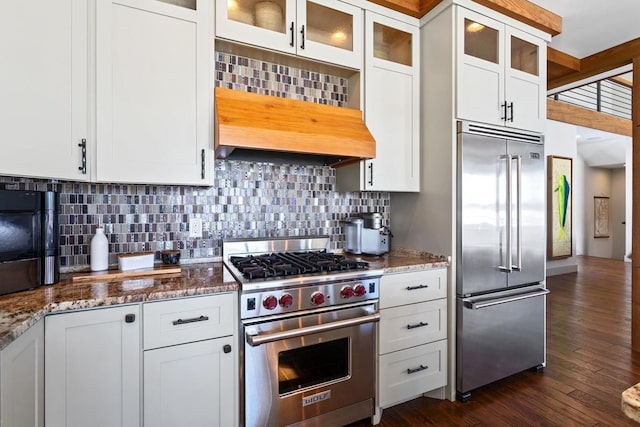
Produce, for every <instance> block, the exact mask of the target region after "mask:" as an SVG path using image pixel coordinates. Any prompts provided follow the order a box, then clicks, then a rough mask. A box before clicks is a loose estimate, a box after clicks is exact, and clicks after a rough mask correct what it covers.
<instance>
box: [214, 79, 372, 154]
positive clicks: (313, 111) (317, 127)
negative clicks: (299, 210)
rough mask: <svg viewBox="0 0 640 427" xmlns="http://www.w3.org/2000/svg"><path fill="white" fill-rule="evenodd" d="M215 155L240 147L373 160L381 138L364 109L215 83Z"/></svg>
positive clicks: (229, 152) (228, 152)
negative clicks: (366, 120) (371, 127)
mask: <svg viewBox="0 0 640 427" xmlns="http://www.w3.org/2000/svg"><path fill="white" fill-rule="evenodd" d="M215 107H216V113H215V115H216V142H215V147H216V157H218V158H226V157H227V156H228V155H229V154H231V152H232V151H233V150H234V149H236V148H244V149H252V150H267V151H279V152H288V153H302V154H312V155H321V156H329V157H334V158H339V159H340V160H339V162H336V164H337V165H343V164H348V163H352V162H354V161H358V160H363V159H371V158H374V157H375V156H376V142H375V139H374V138H373V136H372V135H371V132H369V129H367V126H366V125H365V123H364V121H363V120H362V112H361V111H360V110H355V109H352V108H342V107H333V106H328V105H321V104H314V103H311V102H305V101H298V100H294V99H286V98H279V97H275V96H268V95H259V94H256V93H249V92H242V91H239V90H232V89H226V88H221V87H216V88H215Z"/></svg>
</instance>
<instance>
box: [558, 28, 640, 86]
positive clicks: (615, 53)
mask: <svg viewBox="0 0 640 427" xmlns="http://www.w3.org/2000/svg"><path fill="white" fill-rule="evenodd" d="M636 57H640V38H637V39H634V40H630V41H628V42H626V43H622V44H619V45H617V46H614V47H612V48H609V49H606V50H603V51H602V52H598V53H594V54H593V55H591V56H587V57H586V58H582V59H581V60H580V71H577V72H574V73H571V74H567V75H564V76H561V77H558V78H554V79H550V80H549V81H548V83H547V88H548V89H554V88H557V87H560V86H564V85H566V84H570V83H573V82H576V81H578V80H582V79H586V78H589V77H593V76H597V75H598V74H602V73H605V72H607V71H610V70H613V69H615V68H619V67H623V66H625V65H629V64H631V63H632V62H633V58H636Z"/></svg>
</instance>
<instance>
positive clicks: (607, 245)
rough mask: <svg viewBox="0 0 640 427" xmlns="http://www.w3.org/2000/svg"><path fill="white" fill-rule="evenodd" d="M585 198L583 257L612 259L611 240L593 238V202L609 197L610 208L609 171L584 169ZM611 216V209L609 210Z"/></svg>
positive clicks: (608, 238) (607, 238)
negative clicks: (596, 198)
mask: <svg viewBox="0 0 640 427" xmlns="http://www.w3.org/2000/svg"><path fill="white" fill-rule="evenodd" d="M584 187H585V198H584V204H583V205H582V208H583V209H584V212H585V218H584V219H585V221H584V226H583V232H584V235H585V244H586V251H585V255H589V256H597V257H602V258H611V257H612V253H613V252H612V250H613V246H612V240H613V239H612V238H611V233H609V237H600V238H595V237H594V236H593V234H594V200H593V198H594V197H596V196H598V197H609V206H610V207H611V204H612V203H611V202H612V200H611V169H603V168H591V167H588V166H587V167H585V180H584ZM609 213H610V214H611V209H609ZM609 229H611V221H609Z"/></svg>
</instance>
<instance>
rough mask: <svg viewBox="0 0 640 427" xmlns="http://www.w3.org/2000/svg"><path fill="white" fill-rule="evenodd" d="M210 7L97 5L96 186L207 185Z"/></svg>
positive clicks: (124, 1)
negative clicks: (122, 183)
mask: <svg viewBox="0 0 640 427" xmlns="http://www.w3.org/2000/svg"><path fill="white" fill-rule="evenodd" d="M211 8H212V2H211V0H186V1H185V0H173V1H171V0H164V1H159V0H118V1H111V0H105V1H99V2H97V10H96V117H97V123H96V134H97V138H96V139H97V155H96V171H95V179H96V180H97V181H102V182H140V183H165V184H193V185H208V184H210V182H211V181H210V177H211V173H212V170H213V168H212V165H211V160H210V159H211V158H210V156H211V143H210V141H211V137H210V133H211V120H212V102H213V101H212V99H213V98H212V97H213V90H212V87H213V86H212V74H213V65H212V60H211V58H212V48H213V38H212V30H211V28H212V27H211V25H212V22H211V21H212V19H211V18H212V10H211Z"/></svg>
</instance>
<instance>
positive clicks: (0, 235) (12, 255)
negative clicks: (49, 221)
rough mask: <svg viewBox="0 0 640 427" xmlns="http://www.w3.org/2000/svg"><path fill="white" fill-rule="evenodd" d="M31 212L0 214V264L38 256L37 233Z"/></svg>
mask: <svg viewBox="0 0 640 427" xmlns="http://www.w3.org/2000/svg"><path fill="white" fill-rule="evenodd" d="M35 230H37V224H36V221H35V216H34V214H33V213H32V212H11V213H6V212H0V262H2V261H13V260H19V259H26V258H34V257H36V256H38V253H37V252H38V250H37V247H38V242H37V240H38V232H37V231H35Z"/></svg>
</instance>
